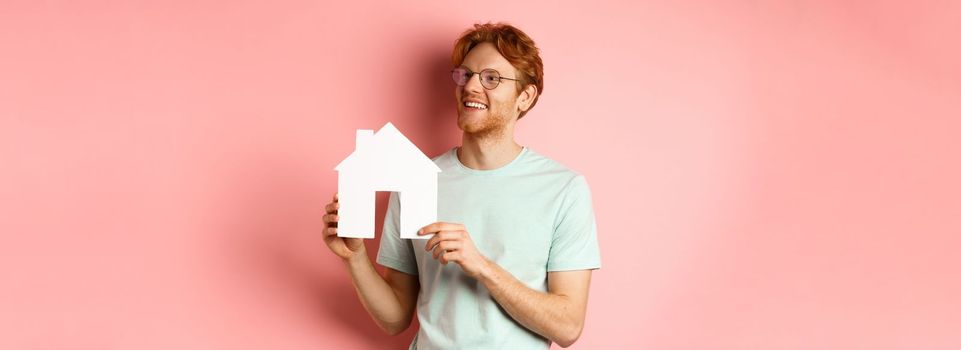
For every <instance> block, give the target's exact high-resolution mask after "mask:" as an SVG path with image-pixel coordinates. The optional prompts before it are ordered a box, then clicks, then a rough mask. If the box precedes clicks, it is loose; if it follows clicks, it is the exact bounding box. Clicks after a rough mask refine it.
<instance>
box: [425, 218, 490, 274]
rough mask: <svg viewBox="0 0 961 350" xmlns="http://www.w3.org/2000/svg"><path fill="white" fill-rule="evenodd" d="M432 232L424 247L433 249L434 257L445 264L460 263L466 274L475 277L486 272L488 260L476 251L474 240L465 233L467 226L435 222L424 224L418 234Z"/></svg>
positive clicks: (429, 249) (428, 249)
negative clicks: (432, 235)
mask: <svg viewBox="0 0 961 350" xmlns="http://www.w3.org/2000/svg"><path fill="white" fill-rule="evenodd" d="M432 233H433V234H434V237H431V239H430V240H428V241H427V244H426V245H425V247H424V249H426V250H427V251H431V250H433V251H434V259H436V260H438V261H440V262H441V264H444V265H447V263H449V262H453V263H456V264H458V265H460V268H461V269H462V270H464V273H466V274H467V275H468V276H471V277H473V278H477V277H478V276H481V275H483V274H484V273H485V272H487V269H488V268H489V264H490V261H489V260H487V258H486V257H484V256H483V255H481V253H480V252H478V251H477V247H475V246H474V241H472V240H471V239H470V234H469V233H467V227H464V225H461V224H457V223H448V222H435V223H433V224H430V225H427V226H424V228H421V229H420V231H417V234H418V235H429V234H432Z"/></svg>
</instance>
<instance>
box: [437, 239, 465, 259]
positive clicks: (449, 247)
mask: <svg viewBox="0 0 961 350" xmlns="http://www.w3.org/2000/svg"><path fill="white" fill-rule="evenodd" d="M461 247H462V244H461V242H459V241H444V242H440V243H438V244H437V247H436V248H434V259H437V258H438V257H439V256H440V255H441V254H444V253H447V252H451V251H454V250H458V249H460V248H461Z"/></svg>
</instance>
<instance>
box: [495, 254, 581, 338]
mask: <svg viewBox="0 0 961 350" xmlns="http://www.w3.org/2000/svg"><path fill="white" fill-rule="evenodd" d="M478 280H479V281H480V282H481V283H483V284H484V286H485V287H487V290H488V291H490V294H491V296H492V297H493V298H494V300H496V301H497V303H498V304H500V305H501V307H503V308H504V310H505V311H507V313H508V314H509V315H510V316H511V317H513V318H514V320H516V321H517V322H519V323H520V324H522V325H523V326H524V327H526V328H527V329H530V330H532V331H534V332H536V333H537V334H540V335H541V336H543V337H546V338H548V339H550V340H551V341H553V342H555V343H557V344H558V345H561V346H563V347H567V346H570V345H571V344H572V343H573V342H574V341H575V340H576V339H577V338H578V337H579V336H580V333H581V329H582V327H583V316H582V315H580V314H579V313H578V312H577V311H576V310H575V309H576V308H575V307H574V305H573V301H572V300H571V299H570V298H569V297H568V296H566V295H562V294H552V293H545V292H540V291H537V290H534V289H531V288H529V287H527V286H526V285H524V284H523V283H521V282H520V281H519V280H517V278H515V277H514V276H513V275H511V274H510V272H507V270H504V269H503V268H502V267H500V266H498V265H497V264H495V263H493V262H489V263H488V264H487V268H486V269H485V270H484V272H483V273H481V274H480V276H478Z"/></svg>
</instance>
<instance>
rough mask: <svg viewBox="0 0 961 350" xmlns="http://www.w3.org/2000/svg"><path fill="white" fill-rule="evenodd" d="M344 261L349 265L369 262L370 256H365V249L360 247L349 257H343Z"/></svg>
mask: <svg viewBox="0 0 961 350" xmlns="http://www.w3.org/2000/svg"><path fill="white" fill-rule="evenodd" d="M343 261H344V263H345V264H347V265H349V266H358V265H359V264H363V263H365V262H367V263H369V262H370V258H369V257H368V256H367V249H366V248H364V247H361V248H360V250H358V251H356V252H354V254H352V255H351V256H350V257H348V258H344V259H343Z"/></svg>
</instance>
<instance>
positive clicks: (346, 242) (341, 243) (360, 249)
mask: <svg viewBox="0 0 961 350" xmlns="http://www.w3.org/2000/svg"><path fill="white" fill-rule="evenodd" d="M339 208H340V203H339V202H338V198H337V194H336V193H334V200H333V202H330V203H328V204H327V214H326V215H324V243H327V247H328V248H330V251H332V252H334V254H337V256H339V257H340V258H341V259H344V260H350V259H351V258H353V257H354V256H357V255H359V254H366V253H367V251H366V249H365V248H364V239H363V238H342V237H337V220H338V219H340V218H339V217H338V216H337V209H339Z"/></svg>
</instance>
